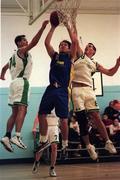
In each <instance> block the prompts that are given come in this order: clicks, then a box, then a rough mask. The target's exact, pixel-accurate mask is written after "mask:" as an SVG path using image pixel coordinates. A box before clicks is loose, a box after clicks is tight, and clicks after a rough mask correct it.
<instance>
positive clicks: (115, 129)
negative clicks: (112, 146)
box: [109, 119, 120, 146]
mask: <svg viewBox="0 0 120 180" xmlns="http://www.w3.org/2000/svg"><path fill="white" fill-rule="evenodd" d="M109 131H110V136H111V138H112V140H113V142H115V143H116V145H117V146H120V122H119V120H118V119H114V121H113V124H112V125H110V126H109Z"/></svg>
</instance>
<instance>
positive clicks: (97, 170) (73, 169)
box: [0, 162, 120, 180]
mask: <svg viewBox="0 0 120 180" xmlns="http://www.w3.org/2000/svg"><path fill="white" fill-rule="evenodd" d="M31 169H32V164H23V165H22V164H12V165H10V164H9V165H0V180H49V179H51V180H52V179H54V180H120V162H109V163H108V162H107V163H87V164H68V165H63V164H62V165H56V172H57V177H49V175H48V169H49V166H48V165H40V167H39V171H38V173H37V174H32V172H31Z"/></svg>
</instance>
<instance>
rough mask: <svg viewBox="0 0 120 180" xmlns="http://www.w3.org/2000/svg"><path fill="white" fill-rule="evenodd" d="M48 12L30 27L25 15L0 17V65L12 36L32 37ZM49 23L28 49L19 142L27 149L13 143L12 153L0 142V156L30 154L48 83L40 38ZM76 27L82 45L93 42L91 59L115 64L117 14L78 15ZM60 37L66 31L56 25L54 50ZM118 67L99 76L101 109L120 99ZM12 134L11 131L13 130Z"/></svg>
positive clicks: (119, 34)
mask: <svg viewBox="0 0 120 180" xmlns="http://www.w3.org/2000/svg"><path fill="white" fill-rule="evenodd" d="M48 18H49V15H48V14H45V15H43V16H42V17H40V18H39V19H38V20H37V22H35V23H34V24H33V25H32V26H29V25H28V17H25V16H10V15H2V16H1V56H0V63H1V67H2V66H3V65H4V64H5V63H7V62H8V59H9V58H10V57H11V54H12V53H13V50H14V49H16V46H15V45H14V38H15V36H16V35H18V34H26V35H27V38H28V41H30V40H31V39H32V37H33V36H34V34H35V33H36V32H37V31H38V29H39V28H40V27H41V24H42V22H43V20H45V19H48ZM49 28H50V25H48V27H47V28H46V29H45V32H44V34H43V36H42V38H41V40H40V42H39V43H38V45H37V46H36V47H35V48H34V49H33V50H31V54H32V56H33V61H34V66H33V72H32V76H31V79H30V83H31V87H32V88H31V94H30V105H29V108H28V113H27V116H26V119H25V122H24V125H23V129H22V136H23V141H24V142H25V144H27V146H28V148H27V150H21V149H18V148H16V147H15V146H14V153H9V152H7V151H5V150H4V148H3V147H2V145H1V144H0V159H17V158H30V157H33V138H32V132H31V130H32V126H33V121H34V118H35V115H36V113H37V109H38V106H39V102H40V99H41V96H42V94H43V92H44V89H45V88H44V87H46V86H47V84H48V81H49V79H48V73H49V64H50V58H49V57H48V55H47V52H46V49H45V47H44V39H45V37H46V35H47V32H48V30H49ZM77 29H78V34H79V36H82V41H83V42H82V47H83V49H84V46H85V44H86V43H87V42H93V43H94V44H95V45H96V47H97V53H96V55H95V59H96V60H97V61H98V62H99V63H100V64H102V65H104V66H105V67H107V68H110V67H111V66H113V65H114V64H115V60H116V58H117V57H118V56H119V55H120V50H119V47H120V15H98V14H97V15H95V14H94V15H93V14H90V15H88V14H81V15H79V16H78V17H77ZM62 39H69V37H68V34H67V31H66V29H65V28H64V27H61V26H60V27H58V28H57V29H56V31H55V34H54V36H53V39H52V44H53V46H54V47H55V49H56V50H58V44H59V42H60V41H61V40H62ZM0 70H1V68H0ZM119 74H120V70H119V71H118V72H117V73H116V75H115V76H113V77H107V76H103V85H104V96H103V97H98V98H97V99H98V103H99V105H100V108H101V113H102V112H103V109H104V108H105V107H106V106H107V105H108V103H109V101H110V100H112V99H120V75H119ZM10 81H11V80H10V76H9V73H7V74H6V81H1V80H0V138H1V137H2V136H3V135H4V133H5V130H6V122H7V119H8V117H9V115H10V113H11V109H10V107H8V106H7V99H8V86H9V84H10ZM13 134H14V132H13Z"/></svg>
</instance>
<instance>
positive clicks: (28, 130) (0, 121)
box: [0, 86, 120, 160]
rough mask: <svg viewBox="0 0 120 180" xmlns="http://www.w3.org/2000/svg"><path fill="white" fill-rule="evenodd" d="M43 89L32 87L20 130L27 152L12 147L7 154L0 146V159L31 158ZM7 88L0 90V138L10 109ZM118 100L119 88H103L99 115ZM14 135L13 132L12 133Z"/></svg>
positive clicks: (99, 101)
mask: <svg viewBox="0 0 120 180" xmlns="http://www.w3.org/2000/svg"><path fill="white" fill-rule="evenodd" d="M44 90H45V87H43V88H41V87H33V88H31V93H30V102H29V107H28V113H27V116H26V119H25V122H24V125H23V129H22V137H23V141H24V142H25V144H26V145H27V146H28V148H27V150H22V149H19V148H17V147H16V146H14V145H13V146H14V153H9V152H7V151H6V150H4V148H3V146H2V145H1V144H0V159H1V160H4V159H18V158H31V157H33V137H32V127H33V121H34V118H35V116H36V113H37V110H38V107H39V102H40V100H41V97H42V94H43V92H44ZM8 91H9V90H8V88H0V100H1V108H0V137H2V136H3V135H4V133H5V130H6V122H7V119H8V117H9V115H10V113H11V108H10V107H9V106H8V105H7V101H8ZM118 97H119V99H120V86H104V88H103V96H99V97H97V100H98V104H99V106H100V113H101V114H102V113H103V111H104V108H105V107H106V106H107V105H108V104H109V101H111V100H112V99H118ZM13 135H14V131H13Z"/></svg>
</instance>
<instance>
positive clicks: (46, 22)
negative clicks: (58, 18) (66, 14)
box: [42, 20, 49, 28]
mask: <svg viewBox="0 0 120 180" xmlns="http://www.w3.org/2000/svg"><path fill="white" fill-rule="evenodd" d="M48 23H49V20H45V21H44V22H43V24H42V27H43V28H46V26H47V24H48Z"/></svg>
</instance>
